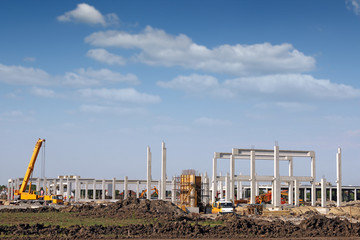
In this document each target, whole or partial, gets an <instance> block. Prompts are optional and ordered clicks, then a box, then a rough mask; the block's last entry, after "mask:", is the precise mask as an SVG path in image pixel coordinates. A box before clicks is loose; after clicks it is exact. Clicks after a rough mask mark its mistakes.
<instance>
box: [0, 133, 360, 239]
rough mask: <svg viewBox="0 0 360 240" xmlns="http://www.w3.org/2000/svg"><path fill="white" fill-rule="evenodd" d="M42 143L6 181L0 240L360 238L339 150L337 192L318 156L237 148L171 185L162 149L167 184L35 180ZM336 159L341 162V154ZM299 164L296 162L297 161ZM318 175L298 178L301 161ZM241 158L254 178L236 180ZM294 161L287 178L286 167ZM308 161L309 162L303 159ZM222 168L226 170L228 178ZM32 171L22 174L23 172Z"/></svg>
mask: <svg viewBox="0 0 360 240" xmlns="http://www.w3.org/2000/svg"><path fill="white" fill-rule="evenodd" d="M44 142H45V139H39V140H38V141H37V143H36V145H35V148H34V151H33V154H32V156H31V159H30V162H29V165H28V168H27V169H26V173H25V176H24V177H17V178H13V179H9V181H8V186H7V191H6V197H5V199H2V200H1V205H0V238H11V239H13V238H18V239H38V238H40V237H41V238H42V239H72V238H80V239H98V238H106V239H115V238H187V239H188V238H236V239H241V238H253V239H257V238H264V237H266V238H297V239H304V238H317V239H322V238H329V237H330V238H341V237H347V238H348V237H352V238H357V237H359V236H360V222H359V219H360V201H358V190H359V188H360V186H342V171H341V162H342V158H341V149H340V148H339V149H337V152H335V154H334V162H336V172H337V176H336V186H333V185H332V184H331V183H330V182H327V181H326V179H325V178H322V179H320V181H318V180H317V178H316V171H315V169H316V155H315V152H314V151H303V150H302V151H298V150H282V149H280V148H279V146H274V148H273V149H238V148H233V149H231V151H229V152H215V153H214V157H213V159H209V162H210V163H211V162H212V166H213V168H212V170H213V171H212V176H208V175H207V173H199V172H197V171H195V170H193V169H188V170H182V171H181V173H179V175H178V176H173V177H171V178H170V179H168V178H167V174H166V162H167V158H166V150H167V149H166V147H165V143H164V142H163V143H162V144H161V151H162V152H161V155H162V156H161V178H160V179H153V178H152V153H151V150H150V147H148V148H147V159H146V161H145V159H144V164H146V165H147V172H146V178H144V179H129V178H128V176H123V177H122V179H116V178H112V179H93V178H81V176H77V175H63V176H58V177H56V178H33V177H32V173H33V170H34V167H35V163H36V160H37V156H38V154H39V152H40V149H41V146H42V144H43V143H44ZM335 156H336V157H335ZM295 159H296V160H295ZM304 159H308V161H307V162H309V163H310V169H311V172H310V173H309V175H307V176H306V175H305V176H294V174H293V172H294V169H293V168H294V164H293V162H294V161H304ZM256 160H267V161H273V166H274V169H273V172H274V174H273V175H272V176H261V175H257V174H256V173H257V171H256V166H257V165H256V163H257V161H256ZM236 161H249V162H250V169H249V170H250V171H249V172H250V175H242V174H238V175H237V174H235V172H234V169H235V164H236ZM280 161H286V162H287V163H288V169H289V171H288V174H287V175H286V176H283V175H280V171H279V162H280ZM305 162H306V161H305ZM219 164H224V165H226V164H227V165H228V167H229V168H228V169H229V171H228V172H229V173H228V174H226V175H225V176H224V175H221V174H220V173H219V172H218V171H217V169H218V165H219ZM24 170H25V168H24Z"/></svg>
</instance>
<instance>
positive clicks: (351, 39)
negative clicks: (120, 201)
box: [0, 0, 360, 185]
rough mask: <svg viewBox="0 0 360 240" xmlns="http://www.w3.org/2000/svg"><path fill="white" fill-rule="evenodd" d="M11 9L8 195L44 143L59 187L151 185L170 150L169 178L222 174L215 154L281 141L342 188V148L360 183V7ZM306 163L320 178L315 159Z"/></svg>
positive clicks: (4, 68) (68, 5)
mask: <svg viewBox="0 0 360 240" xmlns="http://www.w3.org/2000/svg"><path fill="white" fill-rule="evenodd" d="M0 6H1V7H0V30H1V37H0V98H1V101H0V106H1V108H0V131H1V138H0V143H1V146H2V147H1V158H0V159H1V160H0V161H1V169H0V184H6V182H7V180H8V179H9V178H16V177H22V176H23V175H24V173H25V170H26V167H27V164H28V161H29V159H30V156H31V154H32V150H33V147H34V145H35V142H36V140H37V139H38V138H45V139H46V147H45V149H46V150H45V163H46V164H45V165H46V176H47V177H48V178H52V177H56V176H58V175H68V174H69V175H80V176H81V177H89V178H90V177H91V178H93V177H96V178H100V179H102V178H113V177H116V178H118V179H123V178H124V176H125V175H127V176H128V177H129V179H145V177H146V147H147V146H150V147H151V150H152V153H153V178H155V179H157V178H159V176H160V158H161V142H162V141H165V142H166V146H167V149H168V164H167V165H168V171H167V173H168V176H169V177H170V176H173V175H178V174H180V173H181V170H183V169H190V168H192V169H196V170H198V171H199V172H205V171H207V172H208V173H211V169H212V156H213V153H214V152H215V151H217V152H230V151H231V149H232V148H252V147H254V148H264V149H272V148H273V146H274V144H275V143H276V142H277V143H278V145H279V147H280V149H286V150H314V151H315V152H316V156H317V169H316V171H317V178H318V180H320V178H321V177H326V178H327V179H328V180H330V181H332V182H333V183H334V180H335V176H336V168H335V166H336V165H335V164H336V158H335V156H336V152H337V148H338V147H341V148H342V151H343V171H344V184H353V185H359V184H360V182H359V180H360V179H359V177H358V173H357V171H358V169H359V167H360V161H359V160H360V157H359V156H360V125H359V123H360V109H359V107H360V81H359V76H360V67H359V56H360V44H359V43H360V1H359V0H344V1H342V0H340V1H328V0H319V1H300V0H296V1H257V0H255V1H208V0H207V1H202V0H200V1H195V2H194V1H165V0H163V1H151V2H150V1H106V2H103V1H87V2H81V1H80V2H79V1H58V2H53V1H52V2H46V1H45V2H44V1H35V2H32V1H31V2H29V1H2V2H1V4H0ZM39 158H40V157H39ZM38 161H39V162H38V163H37V165H36V170H35V172H34V176H35V177H37V176H40V174H41V171H40V168H41V164H40V159H39V160H38ZM257 166H258V170H257V173H258V174H259V175H271V174H272V171H273V170H272V163H271V162H266V161H258V163H257ZM280 166H281V174H287V171H286V163H281V165H280ZM294 166H295V170H294V174H295V175H299V176H302V175H306V176H307V175H309V174H310V160H309V159H295V162H294ZM219 171H222V173H223V174H225V173H226V172H228V171H229V170H228V162H227V161H223V162H220V166H219ZM236 172H237V173H239V172H242V173H243V174H248V173H249V163H248V162H247V161H243V162H237V163H236Z"/></svg>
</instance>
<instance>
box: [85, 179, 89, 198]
mask: <svg viewBox="0 0 360 240" xmlns="http://www.w3.org/2000/svg"><path fill="white" fill-rule="evenodd" d="M88 192H89V181H85V200H89V193H88Z"/></svg>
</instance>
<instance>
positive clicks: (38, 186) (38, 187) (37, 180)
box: [36, 178, 40, 192]
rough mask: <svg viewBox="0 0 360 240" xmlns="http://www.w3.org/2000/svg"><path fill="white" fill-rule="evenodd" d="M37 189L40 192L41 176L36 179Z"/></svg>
mask: <svg viewBox="0 0 360 240" xmlns="http://www.w3.org/2000/svg"><path fill="white" fill-rule="evenodd" d="M36 191H37V192H39V191H40V178H37V179H36Z"/></svg>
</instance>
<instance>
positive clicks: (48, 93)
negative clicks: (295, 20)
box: [30, 87, 57, 98]
mask: <svg viewBox="0 0 360 240" xmlns="http://www.w3.org/2000/svg"><path fill="white" fill-rule="evenodd" d="M30 92H31V94H33V95H35V96H39V97H48V98H54V97H56V96H57V95H56V93H55V92H54V91H53V90H51V89H45V88H39V87H33V88H31V89H30Z"/></svg>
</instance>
